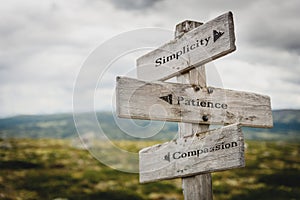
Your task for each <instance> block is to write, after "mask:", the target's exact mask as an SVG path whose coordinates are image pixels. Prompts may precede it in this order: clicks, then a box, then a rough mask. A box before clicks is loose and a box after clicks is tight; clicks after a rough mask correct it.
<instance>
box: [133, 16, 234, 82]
mask: <svg viewBox="0 0 300 200" xmlns="http://www.w3.org/2000/svg"><path fill="white" fill-rule="evenodd" d="M235 49H236V47H235V36H234V25H233V16H232V13H231V12H228V13H226V14H223V15H221V16H219V17H217V18H215V19H213V20H211V21H209V22H207V23H205V24H203V25H201V26H199V27H197V28H195V29H193V30H191V31H189V32H187V33H185V34H184V35H183V36H182V37H181V38H178V39H174V40H172V41H170V42H169V43H167V44H165V45H163V46H161V47H159V48H158V49H156V50H154V51H151V52H150V53H148V54H146V55H144V56H142V57H140V58H139V59H137V76H138V78H139V79H142V80H148V81H152V80H166V79H169V78H172V77H174V76H176V75H178V74H180V73H183V72H185V71H188V70H190V69H191V68H194V67H198V66H200V65H203V64H205V63H207V62H210V61H212V60H214V59H216V58H219V57H221V56H224V55H226V54H228V53H230V52H233V51H234V50H235Z"/></svg>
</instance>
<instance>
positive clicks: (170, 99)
mask: <svg viewBox="0 0 300 200" xmlns="http://www.w3.org/2000/svg"><path fill="white" fill-rule="evenodd" d="M159 98H160V99H162V100H164V101H166V102H168V103H169V104H171V105H172V94H169V95H167V96H162V97H159Z"/></svg>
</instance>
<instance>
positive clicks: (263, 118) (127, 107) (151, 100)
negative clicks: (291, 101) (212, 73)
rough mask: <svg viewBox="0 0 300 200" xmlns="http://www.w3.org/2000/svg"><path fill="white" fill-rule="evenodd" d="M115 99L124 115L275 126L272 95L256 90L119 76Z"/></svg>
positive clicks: (263, 126) (119, 114) (251, 125)
mask: <svg viewBox="0 0 300 200" xmlns="http://www.w3.org/2000/svg"><path fill="white" fill-rule="evenodd" d="M116 99H117V114H118V116H119V117H122V118H132V119H144V120H162V121H173V122H188V123H201V124H234V123H240V124H241V125H242V126H250V127H261V128H269V127H272V126H273V119H272V111H271V103H270V98H269V97H268V96H265V95H259V94H255V93H249V92H241V91H234V90H227V89H221V88H213V87H208V88H200V87H199V86H196V85H190V84H179V83H167V82H160V81H156V82H146V81H141V80H137V79H133V78H127V77H117V86H116Z"/></svg>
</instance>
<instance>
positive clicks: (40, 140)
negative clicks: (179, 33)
mask: <svg viewBox="0 0 300 200" xmlns="http://www.w3.org/2000/svg"><path fill="white" fill-rule="evenodd" d="M299 7H300V2H299V1H298V0H289V1H279V0H275V1H271V0H254V1H244V2H241V1H233V0H229V1H221V0H216V1H199V0H187V1H179V2H173V1H167V0H111V1H95V0H89V1H87V0H73V1H68V0H60V1H58V0H44V1H32V0H27V1H21V0H10V1H5V2H4V1H2V5H1V7H0V93H1V96H0V105H1V107H0V138H1V139H0V169H1V170H0V199H57V200H58V199H183V197H182V190H181V180H180V179H177V180H171V181H162V182H157V183H153V184H145V185H140V184H139V182H138V174H137V173H136V172H137V167H138V160H137V155H138V154H137V152H138V151H139V150H140V149H141V148H143V147H147V146H150V145H154V144H157V143H161V142H165V141H168V140H170V139H173V138H174V137H176V132H177V124H176V123H163V122H162V123H157V122H147V121H139V120H136V121H128V120H125V121H123V120H118V119H116V116H115V114H114V111H115V108H114V104H115V97H114V88H115V77H116V76H117V75H128V76H132V77H135V69H136V68H135V62H136V59H137V58H138V57H139V56H140V55H143V54H144V53H146V52H147V51H149V50H151V49H154V48H157V47H159V46H160V44H163V43H164V42H163V41H165V42H168V41H169V40H171V39H173V37H174V35H173V33H174V29H175V25H176V24H178V23H179V22H182V21H184V20H187V19H189V20H195V21H200V22H207V21H209V20H211V19H213V18H215V17H217V16H219V15H221V14H223V13H226V12H228V11H232V12H233V16H234V25H235V35H236V46H237V50H236V51H235V52H233V53H231V54H229V55H227V56H225V57H222V58H220V59H217V60H216V61H214V62H213V63H210V64H208V65H207V77H208V84H209V85H211V86H216V87H223V88H226V89H234V90H242V91H249V92H255V93H260V94H265V95H269V96H270V97H271V103H272V109H273V118H274V128H272V129H253V128H244V129H243V131H244V133H245V138H246V167H245V168H243V169H235V170H229V171H226V172H218V173H213V190H214V197H215V199H298V198H299V197H300V190H299V185H300V182H299V180H300V159H299V150H300V143H299V141H300V87H299V86H300V79H299V74H300V67H299V66H300V38H299V32H300V12H299ZM149 28H156V29H155V30H157V31H158V32H159V31H160V32H159V33H160V34H157V35H155V36H154V35H152V37H151V34H150V33H151V32H148V33H146V32H147V30H148V29H149ZM135 30H146V31H145V34H143V35H142V36H143V37H141V38H139V37H138V36H136V37H132V36H134V34H132V35H130V34H129V35H130V36H131V37H129V38H130V39H132V40H127V41H124V40H118V39H122V37H121V36H124V35H126V34H128V33H139V32H138V31H137V32H132V31H135ZM147 34H148V35H147ZM154 40H155V41H156V43H155V44H153V45H152V42H153V41H154ZM120 41H121V42H120ZM140 41H143V42H141V44H146V45H144V46H141V47H140V48H141V49H137V50H135V51H131V52H126V54H122V55H118V56H116V57H114V58H113V59H112V60H101V56H103V57H105V56H106V55H107V57H108V55H111V54H114V53H115V51H116V49H115V47H119V48H120V49H125V50H126V47H127V46H130V44H134V43H135V42H140ZM161 41H162V42H161ZM110 45H111V46H110ZM104 50H105V51H104ZM129 50H132V49H129ZM95 52H97V53H98V54H95ZM99 53H100V54H101V56H100V57H97V55H100V54H99ZM90 63H92V64H93V69H97V70H98V71H97V73H96V74H95V73H94V75H95V77H96V79H94V78H92V81H91V77H89V76H83V78H81V79H80V82H79V81H78V77H81V75H82V73H84V68H85V66H87V65H89V64H90ZM93 72H94V71H93V70H90V71H89V73H87V75H89V74H93ZM84 77H85V78H84ZM93 81H94V82H95V84H91V83H94V82H93ZM75 86H78V88H79V89H78V90H76V89H74V88H76V87H75ZM74 91H77V92H78V93H77V95H78V96H80V95H81V96H82V97H85V96H88V97H91V98H90V99H88V100H87V101H84V100H82V101H76V100H77V99H76V98H77V96H74ZM74 97H75V98H74ZM74 102H76V103H78V104H77V106H78V108H80V109H78V110H74V108H73V103H74ZM87 102H89V103H90V104H88V103H87ZM74 113H76V114H75V116H76V119H77V122H78V124H80V126H79V127H78V126H77V127H76V126H75V122H74V119H73V114H74ZM95 119H96V121H97V123H94V121H93V120H95ZM75 121H76V120H75ZM78 124H77V125H78ZM99 127H100V128H99ZM136 127H139V128H140V129H141V130H143V131H144V133H147V134H146V136H149V137H146V138H145V137H144V136H145V135H143V137H138V136H137V137H136V136H132V135H131V134H130V133H129V132H130V130H132V129H135V128H136ZM100 129H101V131H102V132H103V133H104V135H105V138H101V137H100V138H97V137H95V134H96V135H97V133H98V132H99V130H100ZM140 129H138V131H140ZM146 129H147V130H146ZM141 132H142V131H141ZM78 133H79V134H78ZM79 135H80V137H81V138H79ZM102 139H103V141H105V144H104V145H103V144H101V145H100V144H99V143H101V141H102ZM107 145H108V146H107ZM99 146H101V148H100V147H99ZM99 149H101V152H100V151H99ZM112 149H114V150H116V149H117V150H120V151H122V152H125V156H124V154H120V153H116V154H113V156H111V155H109V152H111V151H112ZM87 150H88V151H87ZM128 155H129V157H127V156H128ZM126 172H127V173H126ZM128 172H131V173H128ZM133 172H135V173H133Z"/></svg>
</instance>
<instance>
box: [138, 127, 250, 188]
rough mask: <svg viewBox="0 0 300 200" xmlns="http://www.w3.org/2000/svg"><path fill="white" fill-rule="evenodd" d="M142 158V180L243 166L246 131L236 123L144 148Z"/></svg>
mask: <svg viewBox="0 0 300 200" xmlns="http://www.w3.org/2000/svg"><path fill="white" fill-rule="evenodd" d="M139 159H140V182H142V183H144V182H152V181H157V180H164V179H172V178H177V177H187V176H191V175H195V174H200V173H207V172H215V171H222V170H227V169H232V168H237V167H243V166H244V165H245V161H244V139H243V134H242V131H241V128H240V126H238V125H237V124H233V125H229V126H225V127H222V128H219V129H215V130H212V131H208V132H206V133H201V134H200V133H199V134H192V135H190V136H185V137H183V138H179V139H177V140H173V141H171V142H167V143H164V144H159V145H155V146H152V147H148V148H145V149H142V150H141V151H140V152H139Z"/></svg>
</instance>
